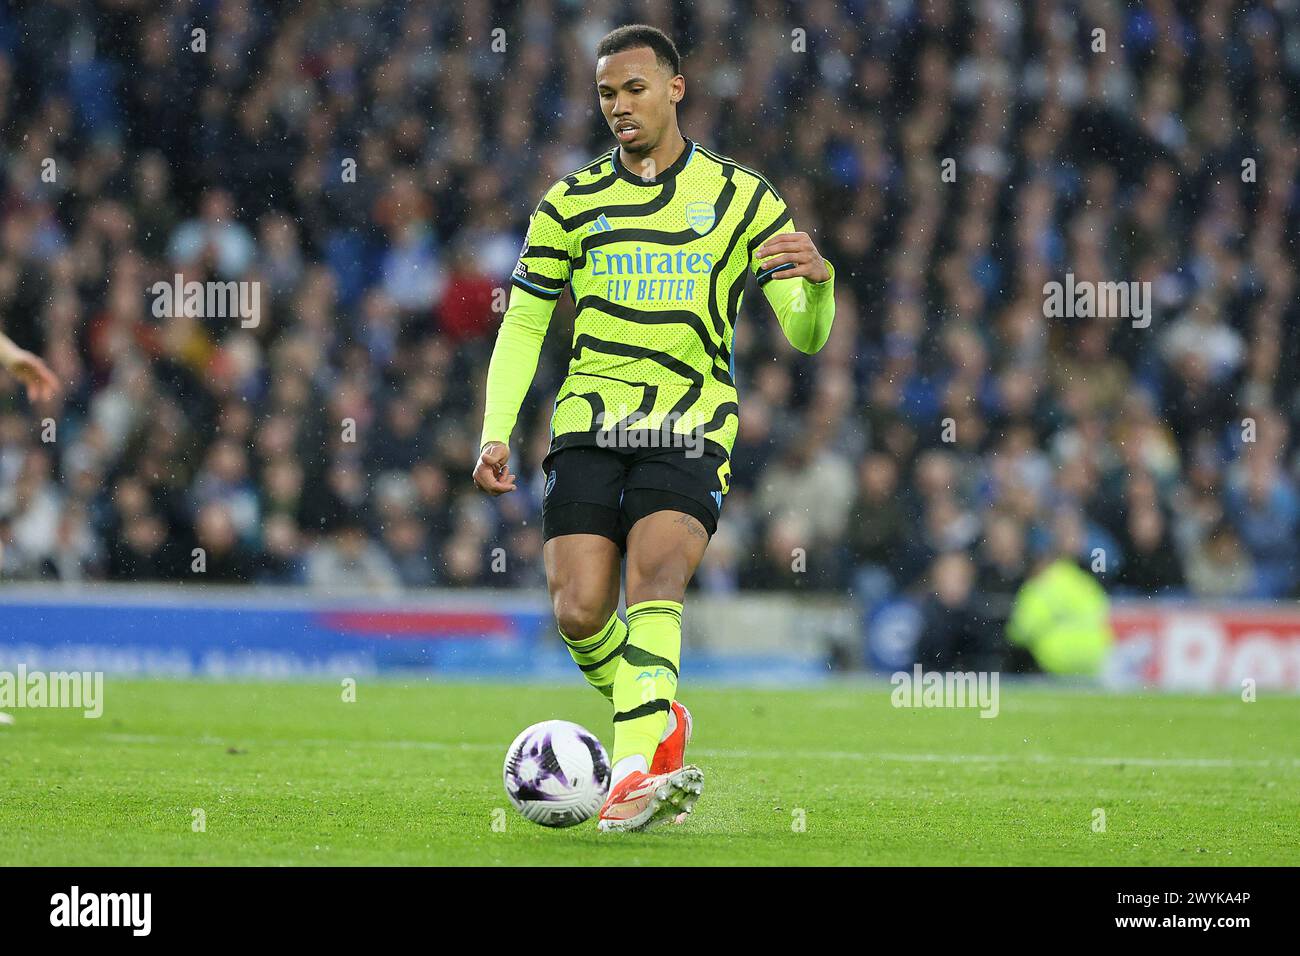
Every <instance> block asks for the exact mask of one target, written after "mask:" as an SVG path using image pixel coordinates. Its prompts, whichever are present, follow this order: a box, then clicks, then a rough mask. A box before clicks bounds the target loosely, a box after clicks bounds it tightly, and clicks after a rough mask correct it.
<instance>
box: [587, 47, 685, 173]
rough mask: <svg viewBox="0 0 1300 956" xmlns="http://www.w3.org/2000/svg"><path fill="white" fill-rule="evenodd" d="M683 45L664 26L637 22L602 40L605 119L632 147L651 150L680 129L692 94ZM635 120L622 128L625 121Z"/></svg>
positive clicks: (600, 91)
mask: <svg viewBox="0 0 1300 956" xmlns="http://www.w3.org/2000/svg"><path fill="white" fill-rule="evenodd" d="M681 65H682V60H681V57H680V56H678V54H677V47H676V46H675V45H674V44H673V41H672V40H670V39H669V38H668V35H667V34H666V33H664V32H663V31H662V30H656V29H655V28H654V27H651V26H646V25H645V24H641V23H634V24H632V25H630V26H625V27H619V28H618V29H617V30H614V31H612V32H610V33H609V34H607V35H606V36H605V37H604V39H602V40H601V41H600V43H599V44H598V45H597V46H596V94H597V96H599V98H600V109H601V112H602V113H604V114H605V122H606V123H608V124H609V128H610V131H611V132H612V133H613V134H614V138H615V139H617V140H618V141H619V143H620V145H622V147H623V149H624V151H625V152H628V153H642V154H644V153H649V152H650V151H651V150H653V149H654V148H655V147H656V146H658V145H659V141H660V140H661V139H662V138H663V136H664V135H665V134H667V133H671V132H673V131H675V130H676V129H677V104H678V103H679V102H680V101H681V99H682V97H683V96H685V95H686V78H685V77H683V76H682V74H681ZM625 125H626V126H630V127H631V129H630V130H629V131H628V132H623V133H620V126H625Z"/></svg>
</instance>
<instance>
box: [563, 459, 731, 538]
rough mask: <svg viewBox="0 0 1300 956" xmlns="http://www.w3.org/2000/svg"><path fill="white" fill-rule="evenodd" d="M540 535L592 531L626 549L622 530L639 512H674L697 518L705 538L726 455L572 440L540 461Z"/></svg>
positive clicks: (712, 523)
mask: <svg viewBox="0 0 1300 956" xmlns="http://www.w3.org/2000/svg"><path fill="white" fill-rule="evenodd" d="M542 472H543V474H545V476H546V485H545V493H544V496H543V498H542V538H543V539H544V540H546V541H549V540H550V539H551V538H556V537H559V536H560V535H564V534H598V535H602V536H604V537H606V538H609V539H610V540H611V541H613V542H614V543H615V544H617V545H618V547H619V550H620V551H624V552H625V551H627V533H628V532H629V531H630V530H631V529H632V525H634V524H636V523H637V522H638V521H640V520H641V519H642V518H644V517H645V516H646V515H650V514H654V513H655V512H656V511H680V512H683V513H684V514H688V515H691V516H692V517H694V518H697V519H698V520H699V522H700V524H702V525H704V530H705V531H707V532H708V533H709V536H710V537H712V536H713V533H714V532H715V531H717V530H718V515H719V514H720V513H721V511H722V498H723V495H725V494H726V493H727V490H728V488H729V487H730V484H731V462H730V460H729V459H728V458H727V457H726V456H725V455H723V454H722V453H721V452H719V451H716V450H712V449H709V450H705V451H704V452H703V453H702V454H696V455H694V456H692V455H690V454H688V449H686V448H681V447H676V448H635V449H627V448H602V447H600V446H598V445H596V446H588V445H577V446H571V447H568V448H560V449H557V450H555V451H552V452H551V453H550V454H549V455H547V456H546V458H545V459H544V460H543V461H542Z"/></svg>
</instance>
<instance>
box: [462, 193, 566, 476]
mask: <svg viewBox="0 0 1300 956" xmlns="http://www.w3.org/2000/svg"><path fill="white" fill-rule="evenodd" d="M551 198H552V193H548V194H547V196H546V199H543V200H542V203H541V204H540V205H539V206H538V207H537V210H536V211H535V212H534V213H533V215H532V218H531V219H530V220H529V223H528V237H527V238H526V239H525V240H524V247H523V249H522V250H521V251H520V254H519V264H518V265H517V266H515V271H514V274H513V275H512V276H511V279H510V281H511V284H512V285H513V286H514V288H512V289H511V290H510V304H509V306H508V307H507V308H506V314H505V316H504V317H503V318H502V320H501V329H500V330H499V331H498V332H497V340H496V344H495V345H494V346H493V348H492V360H491V362H489V363H488V374H487V397H486V399H485V401H484V407H483V433H482V436H481V438H480V440H479V458H478V462H477V463H476V464H475V466H474V483H475V484H477V485H478V486H479V487H480V488H482V489H483V490H484V491H486V492H488V493H489V494H493V495H501V494H505V493H506V492H507V491H514V490H515V487H516V486H515V476H514V475H513V474H511V472H510V468H509V462H510V434H511V432H513V431H514V427H515V422H516V421H517V420H518V418H519V408H520V406H521V405H522V404H523V401H524V396H525V395H527V394H528V388H529V386H530V385H531V384H532V381H533V376H534V375H535V374H536V373H537V359H538V356H539V355H540V354H541V351H542V342H543V340H544V339H545V338H546V329H547V327H548V326H549V325H550V323H551V313H552V312H554V311H555V303H556V301H558V300H559V298H560V293H561V292H562V291H563V290H564V286H565V283H567V282H568V281H569V256H568V244H567V237H566V235H565V232H564V229H563V227H562V226H561V225H560V223H559V222H557V221H556V219H555V217H554V216H553V215H552V214H551V212H550V211H548V210H553V209H554V207H553V206H551V205H550V203H549V202H548V200H550V199H551Z"/></svg>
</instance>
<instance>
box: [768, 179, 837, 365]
mask: <svg viewBox="0 0 1300 956" xmlns="http://www.w3.org/2000/svg"><path fill="white" fill-rule="evenodd" d="M759 211H760V215H759V217H758V218H759V221H760V222H763V221H766V222H768V223H769V225H768V226H767V227H766V228H763V229H761V231H760V232H759V233H758V234H757V235H758V236H759V237H760V238H761V237H762V236H763V235H764V234H766V235H767V238H765V239H762V241H761V243H760V244H759V246H758V248H757V249H755V250H754V251H753V253H752V257H751V260H750V268H751V269H753V271H754V274H755V276H756V277H757V278H758V283H759V287H760V288H761V289H762V290H763V295H764V296H765V297H766V298H767V301H768V302H770V303H772V309H773V310H774V311H775V312H776V318H777V321H778V322H780V323H781V331H782V332H784V333H785V337H786V339H787V340H789V342H790V344H791V345H793V346H794V347H795V348H797V349H798V350H799V351H800V352H806V353H807V354H809V355H811V354H812V353H814V352H817V351H819V350H820V349H821V347H822V346H823V345H825V344H826V340H827V339H828V338H829V337H830V334H831V324H832V323H833V322H834V321H835V269H834V267H833V266H832V265H831V264H830V263H829V262H827V261H826V260H825V259H823V258H822V257H821V253H819V252H818V251H817V246H816V245H814V244H813V241H812V238H811V237H810V236H809V235H808V233H806V232H795V231H794V220H793V219H791V218H790V214H789V211H788V210H787V209H786V207H785V203H784V202H783V201H782V200H781V199H780V197H778V196H777V195H776V194H775V193H772V192H770V191H769V193H768V194H767V195H766V196H764V197H763V200H762V203H761V205H760V207H759Z"/></svg>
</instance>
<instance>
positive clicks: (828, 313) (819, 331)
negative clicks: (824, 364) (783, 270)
mask: <svg viewBox="0 0 1300 956" xmlns="http://www.w3.org/2000/svg"><path fill="white" fill-rule="evenodd" d="M826 268H827V269H828V270H830V274H831V275H830V278H829V279H827V280H826V281H825V282H809V281H808V280H807V279H805V278H803V277H800V278H798V279H774V280H773V281H771V282H768V283H767V284H766V285H764V286H763V295H764V296H766V297H767V301H768V302H770V303H772V309H773V310H774V311H775V312H776V318H777V321H779V322H780V323H781V331H782V332H784V333H785V337H786V338H787V339H788V340H789V342H790V344H791V345H793V346H794V347H795V348H797V349H798V350H799V351H800V352H806V353H807V354H809V355H812V354H813V353H814V352H818V351H820V350H821V347H822V346H823V345H825V344H826V340H827V339H828V338H830V334H831V325H832V323H834V321H835V267H834V266H832V265H831V264H830V262H827V263H826Z"/></svg>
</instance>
